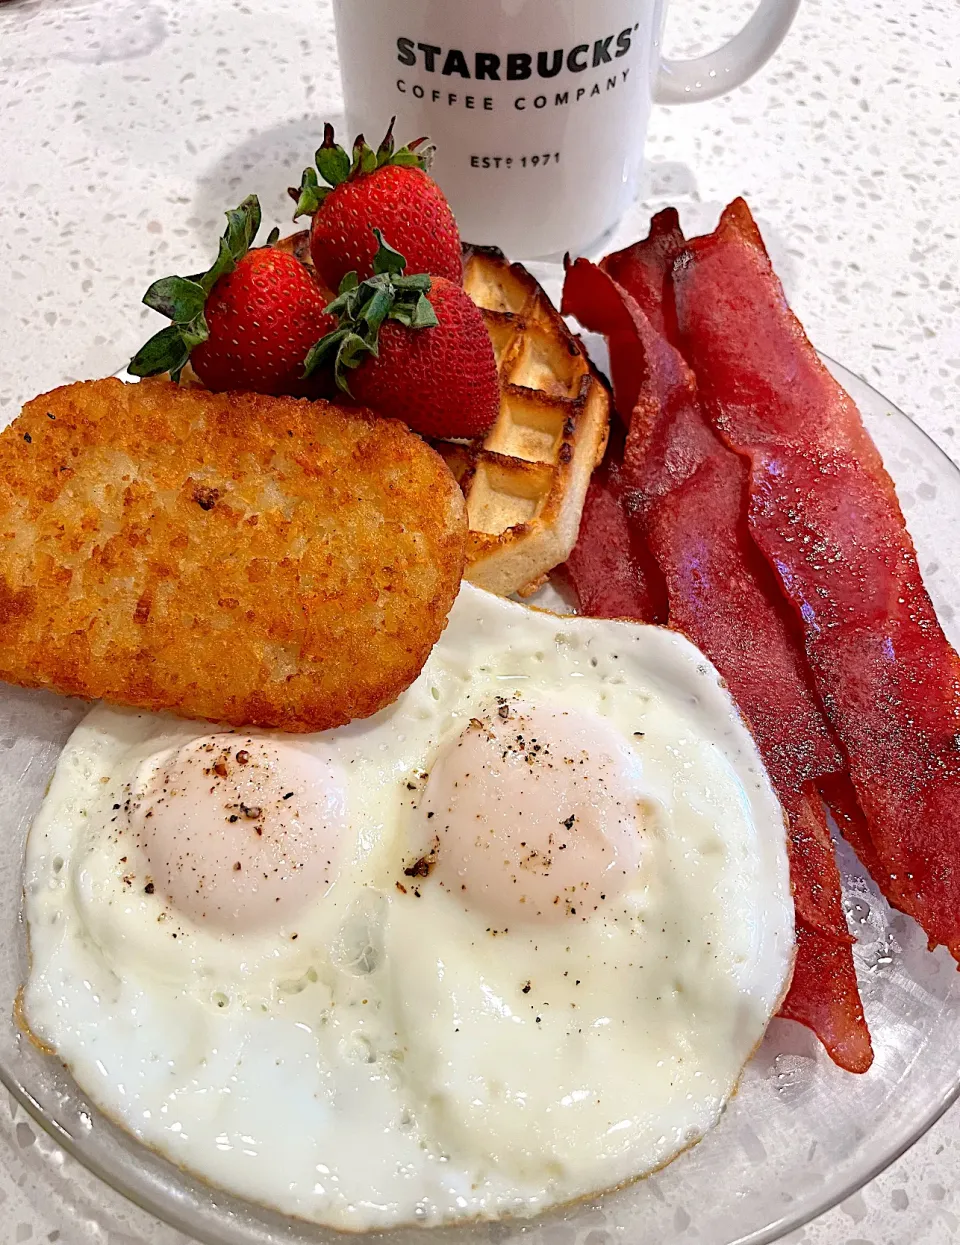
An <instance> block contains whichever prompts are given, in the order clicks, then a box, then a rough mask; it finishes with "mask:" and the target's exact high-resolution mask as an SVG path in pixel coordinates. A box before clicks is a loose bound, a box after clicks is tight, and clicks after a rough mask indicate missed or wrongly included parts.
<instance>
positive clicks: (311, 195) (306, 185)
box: [287, 169, 330, 220]
mask: <svg viewBox="0 0 960 1245" xmlns="http://www.w3.org/2000/svg"><path fill="white" fill-rule="evenodd" d="M329 193H330V191H329V189H328V188H327V187H326V186H321V185H320V183H319V182H318V181H317V172H316V169H304V170H303V176H302V177H301V179H300V185H299V187H294V186H291V187H290V189H289V190H288V191H287V194H289V196H290V198H291V199H293V200H294V201H295V202H296V205H297V206H296V209H295V210H294V213H293V219H294V220H299V218H300V217H301V216H312V215H313V214H314V212H316V210H317V208H318V207H319V206H320V204H321V203H322V202H323V201H324V199H325V198H326V197H327V195H328V194H329Z"/></svg>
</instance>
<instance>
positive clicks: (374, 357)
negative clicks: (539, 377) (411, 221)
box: [306, 230, 500, 437]
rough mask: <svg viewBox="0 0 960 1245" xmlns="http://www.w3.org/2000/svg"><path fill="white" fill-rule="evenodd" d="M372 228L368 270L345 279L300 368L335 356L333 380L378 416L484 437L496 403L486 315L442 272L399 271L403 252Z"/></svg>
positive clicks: (438, 433)
mask: <svg viewBox="0 0 960 1245" xmlns="http://www.w3.org/2000/svg"><path fill="white" fill-rule="evenodd" d="M374 233H375V236H376V240H377V244H378V245H377V251H376V254H375V256H374V260H373V272H374V275H373V276H372V277H370V278H368V279H367V280H366V281H363V282H361V281H359V280H358V278H357V274H356V273H348V274H347V276H345V277H344V279H343V281H342V282H341V285H340V293H339V295H338V296H337V298H335V299H334V301H333V302H332V303H331V304H330V305H329V307H328V308H327V311H328V312H330V313H331V314H333V315H335V316H336V317H337V320H338V322H339V327H338V328H337V329H336V330H335V331H334V332H333V333H330V334H328V335H327V336H326V337H324V338H323V339H322V341H319V342H318V343H317V344H316V346H315V347H314V348H313V350H311V351H310V354H309V355H308V356H307V360H306V371H307V374H308V375H311V374H312V373H314V372H315V371H316V370H317V369H318V368H320V367H321V365H323V364H324V363H326V362H332V363H333V372H334V376H335V378H336V383H337V385H338V386H339V387H340V388H341V389H342V390H343V391H344V392H345V393H347V394H350V395H351V396H352V397H354V398H355V399H356V400H357V401H359V402H362V403H363V404H364V405H365V406H369V407H371V408H372V409H373V410H374V411H377V412H378V413H379V414H381V415H388V416H392V417H394V418H396V419H402V420H403V421H404V423H406V424H409V426H410V427H411V428H413V429H414V431H416V432H420V433H422V434H423V435H424V436H428V437H478V436H481V435H482V434H483V433H485V432H486V431H487V430H488V429H489V428H490V426H491V424H492V423H493V421H494V420H495V419H496V417H497V413H498V412H499V409H500V383H499V377H498V374H497V362H496V359H495V358H494V354H493V346H492V344H491V341H490V337H489V334H488V333H487V327H486V325H485V324H484V322H483V317H482V316H481V314H480V312H479V310H478V309H477V307H476V305H475V304H474V303H473V302H471V300H470V298H469V296H468V295H467V294H466V293H465V291H464V290H463V288H462V287H461V286H460V285H458V284H456V283H455V282H453V281H449V280H447V278H446V277H431V276H429V275H428V274H426V273H420V274H417V275H414V276H404V269H405V268H406V260H405V259H404V257H403V256H402V255H401V254H399V253H398V252H397V251H395V250H394V249H393V248H392V247H390V246H388V245H387V244H386V243H385V242H384V240H383V235H382V234H381V233H380V231H379V230H374ZM348 373H349V380H348Z"/></svg>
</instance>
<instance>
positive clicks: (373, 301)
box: [303, 229, 439, 393]
mask: <svg viewBox="0 0 960 1245" xmlns="http://www.w3.org/2000/svg"><path fill="white" fill-rule="evenodd" d="M373 232H374V234H375V235H376V239H377V255H376V258H375V260H374V265H373V266H374V275H373V276H372V277H368V278H367V280H366V281H358V280H357V274H356V273H355V272H348V273H347V275H346V276H345V277H344V278H343V280H342V281H341V283H340V292H339V294H338V295H337V297H336V298H335V299H334V300H333V302H331V303H329V304H328V305H327V306H326V307H325V308H324V311H325V312H326V313H327V314H328V315H331V316H335V317H336V319H337V328H335V329H334V330H333V332H331V333H328V334H327V335H326V337H323V338H321V340H320V341H318V342H317V343H316V345H315V346H313V347H312V348H311V350H310V352H309V354H308V355H307V357H306V359H305V360H304V364H303V366H304V375H305V376H312V375H313V373H314V372H315V371H316V370H317V369H318V368H320V367H322V366H324V365H325V364H329V363H330V362H331V360H332V362H333V372H334V376H335V378H336V382H337V385H338V386H339V387H340V388H341V389H342V390H343V391H344V393H350V389H349V386H348V385H347V380H346V372H347V371H349V370H352V369H354V368H357V367H360V366H361V364H362V363H363V362H364V360H365V359H366V358H367V357H368V356H373V357H374V358H377V357H379V353H380V329H381V328H382V327H383V325H384V323H385V322H386V321H387V320H396V321H397V323H398V324H402V325H404V326H405V327H406V328H409V329H413V330H417V331H419V330H421V329H429V328H436V327H437V325H438V324H439V321H438V319H437V313H436V311H435V310H434V308H433V305H432V304H431V302H430V300H429V298H427V295H428V294H429V292H430V290H431V288H432V285H433V278H432V277H430V276H428V275H427V274H426V273H414V274H413V275H412V276H409V277H407V276H404V275H403V273H404V269H405V268H406V266H407V261H406V259H404V257H403V256H402V255H401V254H400V252H399V251H396V250H394V248H393V247H392V246H390V244H389V243H388V242H386V241H385V240H384V237H383V235H382V234H381V233H380V231H379V229H374V231H373Z"/></svg>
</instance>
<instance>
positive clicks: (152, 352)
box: [127, 324, 190, 380]
mask: <svg viewBox="0 0 960 1245" xmlns="http://www.w3.org/2000/svg"><path fill="white" fill-rule="evenodd" d="M189 357H190V350H189V348H188V347H187V345H186V344H185V342H184V340H183V337H182V335H181V333H180V330H179V328H178V327H177V326H176V325H175V324H169V325H167V327H166V328H165V329H161V330H160V332H159V333H155V334H154V335H153V337H151V338H150V340H149V341H148V342H145V343H144V344H143V345H142V346H141V347H140V349H139V350H138V351H137V353H136V354H135V355H134V356H133V358H132V359H131V360H130V362H129V363H128V364H127V371H128V372H129V373H130V375H131V376H159V375H160V374H161V373H163V372H169V373H170V375H171V376H172V377H173V379H174V380H179V379H180V373H181V372H182V371H183V368H184V365H185V364H186V362H187V359H189Z"/></svg>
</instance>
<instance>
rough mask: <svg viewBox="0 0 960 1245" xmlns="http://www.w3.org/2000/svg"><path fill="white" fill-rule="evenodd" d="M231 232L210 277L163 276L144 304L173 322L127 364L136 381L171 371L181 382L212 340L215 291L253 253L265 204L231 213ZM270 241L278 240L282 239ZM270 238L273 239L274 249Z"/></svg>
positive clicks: (253, 201) (250, 199) (249, 201)
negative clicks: (209, 313)
mask: <svg viewBox="0 0 960 1245" xmlns="http://www.w3.org/2000/svg"><path fill="white" fill-rule="evenodd" d="M226 215H227V227H226V229H225V230H224V232H223V237H222V238H221V239H220V248H219V250H218V252H217V258H216V259H215V260H214V261H213V264H212V265H211V266H210V267H209V268H208V269H207V271H206V272H204V273H200V274H199V275H198V276H195V277H161V278H160V280H159V281H154V283H153V285H151V286H150V288H149V289H148V290H147V292H146V294H144V296H143V301H144V302H145V303H146V305H147V306H148V307H152V308H153V310H154V311H159V312H160V314H161V315H162V316H166V317H167V319H168V320H172V321H173V323H172V324H171V325H169V326H168V327H167V328H165V329H161V330H160V332H159V333H155V334H154V335H153V337H151V338H150V340H149V341H148V342H147V343H146V344H145V345H143V346H141V348H140V349H139V350H138V351H137V353H136V354H135V355H134V356H133V358H132V359H131V360H130V362H129V363H128V364H127V371H128V372H129V373H130V374H131V375H132V376H158V375H160V374H161V373H162V372H169V373H170V376H171V378H172V379H173V380H179V379H180V374H181V372H182V371H183V369H184V367H185V365H186V362H187V360H188V359H189V358H190V351H191V350H193V348H194V346H199V345H200V343H201V342H204V341H206V340H207V338H208V337H209V336H210V330H209V328H208V327H207V321H206V318H205V316H204V314H203V311H204V307H205V306H206V302H207V297H208V295H209V294H210V291H211V290H212V289H213V287H214V286H215V285H216V283H217V282H218V281H219V280H220V278H221V277H223V276H226V274H227V273H228V272H233V270H234V268H236V266H237V264H238V263H239V262H240V260H241V259H243V257H244V255H246V254H247V252H248V251H249V250H250V248H251V246H252V245H253V241H254V239H255V238H256V236H257V231H258V230H259V228H260V200H259V199H258V198H257V196H256V195H248V196H247V198H246V199H244V201H243V202H242V203H241V204H240V206H239V207H237V208H234V209H233V210H232V211H229V212H227V214H226ZM270 237H271V238H272V239H273V240H274V241H275V240H276V235H275V234H274V233H271V235H270ZM269 242H270V239H268V244H269Z"/></svg>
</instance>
